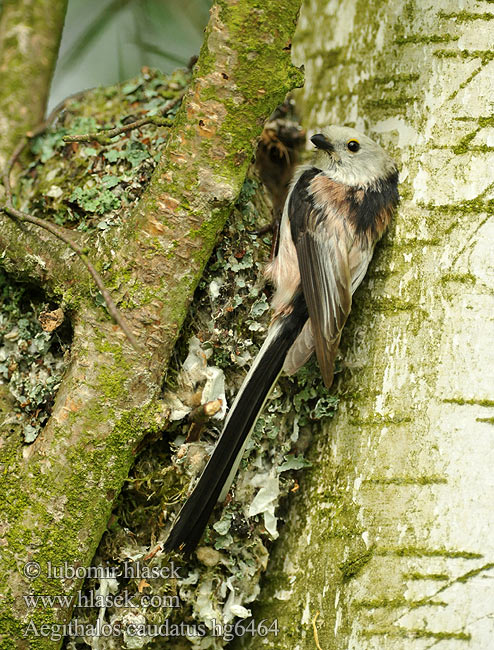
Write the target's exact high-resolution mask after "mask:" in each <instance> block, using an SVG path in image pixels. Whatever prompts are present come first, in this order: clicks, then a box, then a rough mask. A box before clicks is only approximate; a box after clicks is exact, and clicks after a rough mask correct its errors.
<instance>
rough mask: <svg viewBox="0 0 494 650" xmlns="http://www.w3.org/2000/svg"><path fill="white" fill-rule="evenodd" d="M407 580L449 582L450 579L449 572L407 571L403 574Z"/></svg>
mask: <svg viewBox="0 0 494 650" xmlns="http://www.w3.org/2000/svg"><path fill="white" fill-rule="evenodd" d="M403 578H404V579H405V580H433V581H436V582H447V581H449V579H450V578H449V575H448V574H447V573H418V572H412V573H405V574H404V575H403Z"/></svg>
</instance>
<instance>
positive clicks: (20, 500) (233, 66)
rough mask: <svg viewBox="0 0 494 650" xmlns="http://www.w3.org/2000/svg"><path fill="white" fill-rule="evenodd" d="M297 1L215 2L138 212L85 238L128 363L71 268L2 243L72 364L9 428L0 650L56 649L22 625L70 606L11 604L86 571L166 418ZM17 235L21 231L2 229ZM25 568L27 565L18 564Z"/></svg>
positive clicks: (294, 77)
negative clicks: (53, 298)
mask: <svg viewBox="0 0 494 650" xmlns="http://www.w3.org/2000/svg"><path fill="white" fill-rule="evenodd" d="M298 4H299V3H298V1H297V0H290V1H289V2H287V3H284V11H283V15H282V16H281V19H280V16H279V15H278V12H277V10H276V9H277V8H276V6H275V4H274V3H273V4H271V3H269V4H266V3H264V2H261V1H255V0H241V1H238V2H233V1H228V0H220V1H219V2H217V3H215V5H214V6H213V8H212V12H211V20H210V23H209V26H208V28H207V30H206V35H205V41H204V45H203V48H202V50H201V54H200V57H199V61H198V64H197V67H196V69H195V75H194V79H193V82H192V84H191V87H190V90H189V92H188V94H187V95H186V97H185V99H184V103H183V105H182V108H181V110H180V112H179V114H178V116H177V118H176V121H175V124H174V127H173V129H172V130H171V133H170V136H169V140H168V143H167V146H166V149H165V151H164V153H163V156H162V159H161V162H160V164H159V165H158V167H157V169H156V170H155V173H154V176H153V178H152V180H151V183H150V185H149V187H148V188H147V190H146V193H145V195H144V196H143V198H142V199H141V202H140V204H139V206H138V209H137V210H136V211H135V212H134V214H133V217H132V218H131V219H130V220H129V221H128V222H127V223H126V225H125V226H124V227H122V228H121V229H120V230H119V231H118V232H115V231H114V232H112V233H111V235H110V236H109V237H108V239H107V240H99V243H98V246H97V247H96V246H95V244H94V242H91V241H88V242H86V243H87V245H88V247H89V250H90V252H89V256H90V257H91V256H93V257H97V259H98V261H99V263H100V264H101V265H102V267H103V268H107V267H111V268H110V269H109V270H108V271H107V274H106V281H107V283H108V285H109V287H110V288H111V289H112V290H113V293H114V295H115V296H116V297H117V299H120V302H121V304H124V305H125V306H126V307H127V312H126V317H127V319H128V320H129V322H130V323H131V326H132V328H133V330H134V332H135V334H136V336H137V337H139V338H140V341H141V344H142V347H143V350H144V352H143V353H142V354H141V355H138V354H137V353H136V352H135V350H133V349H132V348H131V347H130V345H129V344H128V343H127V341H126V340H125V338H124V336H123V335H122V333H121V332H120V331H119V330H118V328H116V327H115V326H114V325H113V323H111V322H109V321H108V319H107V318H106V317H105V313H104V312H103V310H101V309H100V308H99V307H96V306H95V304H94V301H93V300H92V299H91V291H92V286H91V283H90V282H89V280H88V278H87V274H85V272H84V271H83V269H82V267H81V265H80V264H78V263H75V264H74V265H73V273H69V272H68V271H67V277H66V276H65V273H59V271H58V266H59V265H58V266H57V264H53V258H52V255H53V251H52V250H50V249H49V247H47V246H45V243H44V239H43V238H42V237H40V238H39V240H38V241H36V238H35V237H31V238H30V240H29V243H30V245H32V250H29V251H28V252H29V254H28V255H24V256H23V257H22V258H20V259H19V258H18V257H17V253H16V246H15V245H14V244H13V243H12V241H11V239H10V240H9V237H8V236H6V235H3V234H2V237H5V239H4V240H3V241H5V248H4V249H3V251H2V252H3V261H2V263H4V264H5V265H6V266H7V267H8V268H10V269H16V270H17V271H18V272H22V273H24V274H28V273H29V264H30V263H31V262H30V261H29V260H30V256H31V258H32V257H33V256H34V257H35V258H36V257H37V259H38V265H39V264H41V266H43V278H44V280H45V281H46V285H47V286H48V288H51V289H52V290H54V291H56V292H57V293H58V294H59V295H61V296H62V299H63V300H65V301H67V302H68V303H70V304H71V305H72V307H73V314H74V315H73V324H74V342H73V347H72V353H71V363H70V367H69V369H68V371H67V374H66V376H65V378H64V381H63V384H62V386H61V388H60V390H59V393H58V395H57V399H56V403H55V405H54V408H53V413H52V417H51V419H50V421H49V423H48V424H47V426H46V428H45V430H44V431H43V434H42V436H40V437H39V438H38V439H37V441H36V442H35V443H34V444H33V445H31V446H30V447H28V448H24V449H22V447H21V445H20V442H19V438H18V437H16V436H15V432H14V433H13V434H12V436H11V437H10V438H9V439H8V444H7V445H6V446H5V448H4V452H5V453H4V454H3V457H2V468H1V473H2V478H3V486H2V496H1V507H2V510H3V512H2V515H1V522H2V526H1V529H0V530H1V542H0V543H1V545H2V557H1V560H0V562H1V578H0V593H1V594H2V610H3V611H2V618H1V631H2V636H1V637H0V648H2V650H3V648H5V649H7V648H9V649H10V648H12V647H18V648H36V649H38V648H43V649H44V648H55V647H58V646H59V645H60V643H61V641H60V640H58V639H56V638H53V637H51V638H50V637H49V636H38V637H36V636H33V635H31V636H30V637H28V638H25V636H24V630H25V625H26V624H27V623H28V622H29V621H31V622H32V621H34V622H35V623H36V624H37V625H38V626H39V625H41V624H42V623H49V624H57V623H63V622H64V621H66V620H67V617H68V616H69V614H70V607H57V608H53V609H50V608H46V607H45V608H37V609H29V608H28V607H27V605H26V602H25V600H24V598H23V596H24V595H27V594H30V593H34V594H57V595H62V594H65V595H67V596H69V597H70V596H72V595H74V594H75V593H76V592H77V591H78V589H80V585H81V580H78V579H75V580H70V579H60V580H53V579H52V580H50V579H49V578H48V577H47V566H48V562H51V564H52V566H61V565H64V563H67V564H68V565H69V566H71V567H77V566H86V565H87V564H88V563H89V562H90V560H91V557H92V555H93V553H94V550H95V548H96V546H97V544H98V541H99V539H100V537H101V534H102V532H103V531H104V529H105V525H106V522H107V518H108V515H109V513H110V511H111V508H112V504H113V501H114V498H115V496H116V495H117V494H118V492H119V490H120V488H121V485H122V482H123V481H124V479H125V477H126V476H127V473H128V470H129V467H130V466H131V464H132V462H133V458H134V451H135V449H136V446H137V445H138V443H139V441H140V440H141V439H142V438H143V436H144V435H145V434H146V433H147V432H149V431H154V430H156V429H157V428H158V427H160V426H161V425H162V423H163V421H164V419H165V414H164V413H163V411H162V409H161V407H160V401H159V395H160V387H161V379H162V376H163V371H164V369H165V366H166V363H167V359H168V354H169V352H170V350H171V349H172V347H173V344H174V342H175V339H176V336H177V334H178V331H179V328H180V325H181V322H182V320H183V318H184V316H185V313H186V310H187V307H188V305H189V302H190V300H191V298H192V294H193V291H194V288H195V286H196V283H197V281H198V279H199V278H200V275H201V272H202V269H203V267H204V264H205V262H206V260H207V259H208V257H209V255H210V253H211V250H212V247H213V244H214V242H215V238H216V235H217V233H218V232H219V230H220V229H221V227H222V226H223V224H224V221H225V219H226V217H227V215H228V212H229V210H230V208H231V206H232V204H233V202H234V201H235V199H236V197H237V195H238V193H239V191H240V188H241V185H242V182H243V179H244V176H245V172H246V169H247V166H248V164H249V161H250V159H251V156H252V153H253V148H254V145H255V142H256V138H257V136H258V135H259V133H260V131H261V129H262V125H263V122H264V121H265V119H266V118H267V117H268V116H269V115H270V113H271V111H272V110H273V109H274V108H275V107H276V105H277V104H278V103H280V102H281V101H282V100H283V98H284V96H285V94H286V92H287V91H288V90H289V89H291V88H292V87H293V86H294V85H296V84H297V83H300V73H299V71H298V70H296V69H295V68H294V67H292V65H291V63H290V54H289V50H290V39H291V35H292V32H293V30H294V27H295V22H296V16H297V11H298ZM275 23H276V29H275V30H273V27H272V26H273V24H275ZM33 122H34V119H33ZM13 126H18V124H17V123H16V122H15V120H14V121H13V122H12V127H13ZM25 126H26V125H24V123H23V124H22V129H24V128H25ZM30 126H33V123H31V124H30ZM2 218H3V217H2ZM16 228H19V230H24V229H23V228H20V227H19V226H15V227H13V228H12V229H11V230H10V227H9V232H10V231H11V232H12V234H14V232H15V229H16ZM25 230H26V231H27V232H28V233H30V232H31V233H32V232H33V231H32V229H25ZM43 256H48V257H49V258H50V260H51V261H50V263H46V264H44V265H43V262H42V260H43ZM56 261H59V260H56ZM35 275H36V278H37V279H39V277H40V275H41V274H40V273H39V272H35ZM69 276H71V277H69ZM74 281H75V282H74ZM26 559H27V560H29V561H30V562H31V563H34V564H31V565H29V567H28V568H27V569H25V568H24V567H25V562H26ZM32 567H34V572H33V571H32ZM38 629H39V627H38Z"/></svg>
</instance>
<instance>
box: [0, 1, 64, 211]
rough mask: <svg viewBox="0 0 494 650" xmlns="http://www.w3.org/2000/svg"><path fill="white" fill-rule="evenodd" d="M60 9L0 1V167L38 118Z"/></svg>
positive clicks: (61, 14) (58, 32)
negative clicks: (0, 81)
mask: <svg viewBox="0 0 494 650" xmlns="http://www.w3.org/2000/svg"><path fill="white" fill-rule="evenodd" d="M66 5H67V0H37V1H36V2H31V1H30V0H4V1H3V3H2V10H1V12H0V43H1V52H0V56H1V58H0V76H1V78H2V83H1V84H0V166H1V167H3V166H4V164H5V161H6V159H7V157H8V156H9V155H10V154H11V153H12V150H13V149H14V146H15V145H16V144H17V142H18V140H19V138H20V137H21V136H22V135H24V134H25V133H26V131H28V130H29V129H30V128H33V127H34V126H35V125H36V124H38V122H41V120H42V118H43V114H44V111H45V106H46V100H47V98H48V92H49V90H50V82H51V76H52V73H53V70H54V68H55V62H56V59H57V53H58V46H59V43H60V39H61V36H62V27H63V21H64V18H65V9H66ZM2 219H3V217H2Z"/></svg>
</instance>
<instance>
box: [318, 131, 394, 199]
mask: <svg viewBox="0 0 494 650" xmlns="http://www.w3.org/2000/svg"><path fill="white" fill-rule="evenodd" d="M311 142H312V144H313V145H315V147H316V148H317V152H316V155H315V158H314V165H315V166H316V167H318V168H319V169H321V170H322V171H323V172H324V173H326V174H327V175H328V176H329V177H330V178H332V179H333V180H335V181H338V182H340V183H344V184H345V185H351V186H353V187H363V188H367V187H376V186H378V185H379V183H380V182H382V181H384V180H386V179H388V178H389V177H390V176H391V175H392V174H395V173H396V171H397V169H396V164H395V163H394V161H393V159H392V158H391V157H390V156H389V155H388V154H387V153H386V152H385V151H384V149H383V148H382V147H380V146H379V145H378V144H377V143H376V142H374V141H373V140H371V139H370V138H368V137H367V136H366V135H364V134H363V133H359V132H358V131H356V130H355V129H352V128H350V127H346V126H329V127H326V128H324V129H322V130H320V131H318V132H317V133H316V134H315V135H313V136H312V137H311Z"/></svg>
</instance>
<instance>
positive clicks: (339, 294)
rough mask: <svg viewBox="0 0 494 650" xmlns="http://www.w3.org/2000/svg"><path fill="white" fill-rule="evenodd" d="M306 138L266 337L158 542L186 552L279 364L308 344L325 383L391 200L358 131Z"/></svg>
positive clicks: (387, 181) (390, 184) (300, 355)
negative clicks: (310, 153) (307, 149)
mask: <svg viewBox="0 0 494 650" xmlns="http://www.w3.org/2000/svg"><path fill="white" fill-rule="evenodd" d="M310 140H311V142H312V144H313V145H314V146H315V155H314V157H313V160H312V161H311V162H310V163H309V164H303V165H301V166H299V167H298V168H297V169H296V171H295V173H294V177H293V179H292V182H291V185H290V189H289V192H288V195H287V198H286V201H285V205H284V209H283V214H282V219H281V225H280V233H279V239H278V247H277V250H276V252H275V255H274V257H273V259H272V261H271V262H270V263H269V264H268V266H267V269H266V271H265V275H266V277H267V278H268V279H269V280H270V281H271V282H272V283H273V284H274V287H275V293H274V296H273V299H272V304H271V307H272V314H273V315H272V320H271V323H270V326H269V328H268V332H267V336H266V339H265V341H264V343H263V345H262V347H261V349H260V351H259V353H258V355H257V356H256V358H255V360H254V362H253V364H252V367H251V368H250V370H249V372H248V373H247V376H246V377H245V380H244V382H243V384H242V386H241V388H240V390H239V392H238V394H237V396H236V398H235V400H234V402H233V404H232V406H231V408H230V411H229V413H228V416H227V418H226V420H225V424H224V427H223V431H222V433H221V435H220V437H219V438H218V441H217V443H216V446H215V448H214V450H213V453H212V455H211V456H210V458H209V461H208V462H207V464H206V466H205V468H204V470H203V472H202V475H201V476H200V478H199V481H198V482H197V484H196V486H195V487H194V489H193V491H192V493H191V494H190V496H189V497H188V499H187V500H186V502H185V503H184V505H183V506H182V508H181V510H180V511H179V513H178V515H177V517H176V518H175V521H174V522H173V525H172V528H171V531H170V533H169V534H168V537H167V539H166V541H165V543H164V549H165V551H172V550H175V551H178V552H180V553H183V554H184V555H190V554H191V553H192V552H193V551H194V550H195V548H196V547H197V545H198V543H199V541H200V539H201V537H202V534H203V532H204V530H205V528H206V526H207V523H208V521H209V519H210V516H211V513H212V511H213V508H214V507H215V505H216V503H217V502H222V501H224V499H225V498H226V496H227V494H228V491H229V489H230V486H231V483H232V482H233V479H234V476H235V474H236V472H237V469H238V466H239V464H240V460H241V458H242V455H243V452H244V449H245V447H246V444H247V442H248V440H249V437H250V434H251V432H252V430H253V428H254V426H255V423H256V420H257V418H258V416H259V414H260V412H261V411H262V409H263V406H264V404H265V402H266V399H267V397H268V396H269V393H270V391H271V389H272V388H273V387H274V385H275V384H276V382H277V380H278V377H279V375H280V374H281V373H282V372H285V373H287V374H293V373H295V372H296V371H297V370H298V369H299V368H300V367H302V366H303V365H304V364H305V363H306V362H307V361H308V359H309V358H310V357H311V356H312V355H313V354H314V353H315V355H316V358H317V362H318V365H319V368H320V372H321V376H322V379H323V381H324V383H325V385H326V387H327V388H330V387H331V385H332V383H333V374H334V362H335V357H336V353H337V350H338V346H339V343H340V339H341V334H342V330H343V327H344V325H345V322H346V320H347V318H348V315H349V313H350V309H351V306H352V295H353V293H354V292H355V290H356V289H357V287H358V286H359V285H360V283H361V282H362V280H363V278H364V276H365V274H366V271H367V268H368V266H369V263H370V261H371V258H372V255H373V252H374V248H375V245H376V243H377V242H378V241H379V239H381V237H382V235H383V234H384V232H385V231H386V229H387V228H388V226H389V224H390V222H391V219H392V217H393V214H394V213H395V211H396V208H397V206H398V204H399V192H398V180H399V176H398V169H397V166H396V164H395V162H394V161H393V159H392V158H391V157H390V156H389V155H388V153H386V151H384V149H382V148H381V146H380V145H378V144H377V143H376V142H374V141H373V140H371V139H370V138H369V137H368V136H366V135H364V134H362V133H360V132H358V131H357V130H355V129H354V128H350V127H346V126H333V125H332V126H328V127H326V128H323V129H321V130H320V131H319V132H317V133H315V134H314V135H313V136H312V137H311V138H310Z"/></svg>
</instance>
